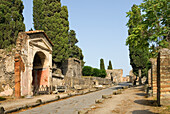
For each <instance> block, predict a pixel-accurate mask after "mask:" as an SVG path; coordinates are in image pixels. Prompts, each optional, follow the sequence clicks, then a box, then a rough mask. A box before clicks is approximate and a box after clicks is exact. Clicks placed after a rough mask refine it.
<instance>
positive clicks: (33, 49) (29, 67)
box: [15, 30, 53, 98]
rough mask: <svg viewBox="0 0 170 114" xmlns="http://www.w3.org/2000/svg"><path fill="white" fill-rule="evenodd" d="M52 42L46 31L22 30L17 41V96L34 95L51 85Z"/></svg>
mask: <svg viewBox="0 0 170 114" xmlns="http://www.w3.org/2000/svg"><path fill="white" fill-rule="evenodd" d="M52 46H53V44H52V42H51V41H50V40H49V38H48V37H47V35H46V34H45V33H44V31H40V30H38V31H28V32H20V33H19V34H18V38H17V41H16V54H15V96H16V98H19V97H21V96H26V95H28V96H30V95H33V94H34V93H35V92H36V91H38V90H39V88H40V87H49V86H51V83H52V82H51V80H52Z"/></svg>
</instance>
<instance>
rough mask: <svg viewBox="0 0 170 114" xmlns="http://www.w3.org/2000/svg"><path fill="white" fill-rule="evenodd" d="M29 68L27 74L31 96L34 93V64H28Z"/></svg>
mask: <svg viewBox="0 0 170 114" xmlns="http://www.w3.org/2000/svg"><path fill="white" fill-rule="evenodd" d="M27 69H28V71H27V73H28V75H27V76H28V97H31V96H32V95H33V93H32V80H33V78H32V70H33V65H32V64H30V65H28V66H27Z"/></svg>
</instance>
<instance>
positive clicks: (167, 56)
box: [157, 49, 170, 105]
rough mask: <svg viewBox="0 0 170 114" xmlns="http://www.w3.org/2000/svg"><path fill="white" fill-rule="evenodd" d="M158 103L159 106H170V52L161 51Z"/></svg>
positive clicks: (159, 58) (158, 65)
mask: <svg viewBox="0 0 170 114" xmlns="http://www.w3.org/2000/svg"><path fill="white" fill-rule="evenodd" d="M157 63H158V64H157V68H158V71H157V74H158V75H157V85H158V92H157V101H158V104H159V105H170V50H169V49H161V50H160V52H159V55H158V59H157Z"/></svg>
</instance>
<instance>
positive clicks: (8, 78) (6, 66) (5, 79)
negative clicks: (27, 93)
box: [0, 49, 15, 96]
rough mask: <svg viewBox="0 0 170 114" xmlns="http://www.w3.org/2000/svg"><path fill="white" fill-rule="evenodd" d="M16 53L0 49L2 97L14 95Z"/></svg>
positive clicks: (0, 88)
mask: <svg viewBox="0 0 170 114" xmlns="http://www.w3.org/2000/svg"><path fill="white" fill-rule="evenodd" d="M14 53H15V50H12V51H11V52H7V51H5V50H3V49H0V96H6V95H12V94H13V93H11V92H8V90H10V91H13V89H14V86H15V81H14Z"/></svg>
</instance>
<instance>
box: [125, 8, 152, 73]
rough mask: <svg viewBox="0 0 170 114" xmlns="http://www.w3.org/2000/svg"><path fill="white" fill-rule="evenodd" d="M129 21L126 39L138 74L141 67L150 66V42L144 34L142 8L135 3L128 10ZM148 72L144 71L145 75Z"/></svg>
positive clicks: (134, 70) (131, 59)
mask: <svg viewBox="0 0 170 114" xmlns="http://www.w3.org/2000/svg"><path fill="white" fill-rule="evenodd" d="M127 17H129V21H128V23H127V26H128V27H129V30H128V33H129V36H128V38H127V40H126V45H129V56H130V64H131V66H132V68H133V72H134V74H135V75H138V70H139V69H142V70H144V69H146V68H148V64H149V48H148V46H149V43H148V42H147V39H146V38H145V35H144V32H145V30H144V26H143V25H142V15H141V12H140V8H139V7H138V6H137V5H133V6H132V8H131V11H129V12H127ZM145 74H147V72H146V73H144V75H145Z"/></svg>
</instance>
